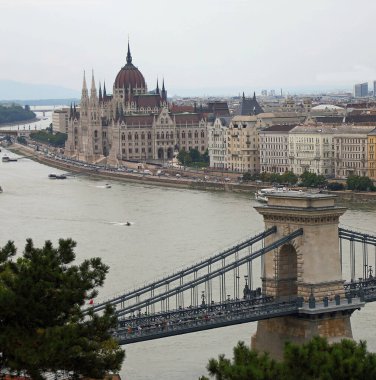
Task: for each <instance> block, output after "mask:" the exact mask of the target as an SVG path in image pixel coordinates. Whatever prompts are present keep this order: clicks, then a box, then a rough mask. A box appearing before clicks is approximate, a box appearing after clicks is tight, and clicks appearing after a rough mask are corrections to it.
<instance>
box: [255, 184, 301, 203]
mask: <svg viewBox="0 0 376 380" xmlns="http://www.w3.org/2000/svg"><path fill="white" fill-rule="evenodd" d="M287 192H289V193H301V192H302V190H290V189H289V188H288V187H284V186H283V187H282V186H280V187H269V188H266V189H259V190H258V191H257V192H256V193H255V199H256V200H257V201H259V202H262V203H267V202H268V195H272V194H280V193H287Z"/></svg>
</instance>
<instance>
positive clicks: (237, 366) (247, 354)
mask: <svg viewBox="0 0 376 380" xmlns="http://www.w3.org/2000/svg"><path fill="white" fill-rule="evenodd" d="M207 369H208V372H209V375H210V376H211V377H215V378H216V379H221V380H274V379H275V380H296V379H304V380H316V379H317V380H324V379H328V380H330V379H332V380H350V379H374V378H376V354H373V353H369V352H367V346H366V343H364V342H360V343H356V342H354V341H351V340H346V339H344V340H342V341H341V342H339V343H334V344H329V343H328V342H327V340H326V339H325V338H321V337H315V338H313V339H312V340H311V341H310V342H308V343H306V344H304V345H297V344H293V343H287V344H286V346H285V350H284V356H283V360H282V361H281V362H276V361H275V360H273V359H271V358H270V357H269V356H268V355H267V354H259V353H257V352H255V351H252V350H250V349H249V348H248V347H246V346H245V345H244V343H243V342H239V343H238V345H237V346H236V347H235V348H234V358H233V360H232V361H230V360H229V359H226V358H225V356H224V355H220V356H219V358H218V360H216V359H210V360H209V363H208V365H207ZM205 379H206V380H207V379H208V378H206V377H201V380H205Z"/></svg>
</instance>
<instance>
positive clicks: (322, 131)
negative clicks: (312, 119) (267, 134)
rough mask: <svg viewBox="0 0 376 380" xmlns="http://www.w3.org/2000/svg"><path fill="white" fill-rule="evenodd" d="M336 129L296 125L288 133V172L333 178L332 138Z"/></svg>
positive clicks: (323, 126) (325, 126) (324, 126)
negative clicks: (308, 173) (306, 172)
mask: <svg viewBox="0 0 376 380" xmlns="http://www.w3.org/2000/svg"><path fill="white" fill-rule="evenodd" d="M335 132H336V127H334V126H327V125H316V124H314V125H298V126H296V127H295V128H293V129H291V130H290V131H289V153H288V156H289V162H290V170H292V171H293V172H294V173H295V174H298V175H301V174H303V173H304V172H305V171H309V172H311V173H315V174H318V175H324V176H326V177H334V162H333V151H334V148H333V137H334V134H335Z"/></svg>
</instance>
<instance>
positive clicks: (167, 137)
mask: <svg viewBox="0 0 376 380" xmlns="http://www.w3.org/2000/svg"><path fill="white" fill-rule="evenodd" d="M168 136H169V135H168V132H166V140H168V138H169V137H168Z"/></svg>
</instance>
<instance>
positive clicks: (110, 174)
mask: <svg viewBox="0 0 376 380" xmlns="http://www.w3.org/2000/svg"><path fill="white" fill-rule="evenodd" d="M8 149H9V150H10V151H12V152H14V153H17V154H19V155H23V156H26V157H28V158H30V159H32V160H34V161H37V162H40V163H42V164H45V165H48V166H51V167H53V168H57V169H60V170H64V171H67V172H70V173H77V174H80V175H86V176H88V177H92V178H98V179H105V180H115V181H125V182H134V183H141V184H146V185H154V186H165V187H174V188H184V189H192V190H205V191H228V192H230V191H231V192H241V193H249V194H252V195H253V194H254V193H255V192H256V191H257V190H258V189H260V188H262V187H265V186H267V185H265V184H262V185H260V184H253V183H234V182H211V181H197V180H192V179H188V178H184V177H181V178H176V177H158V176H150V175H144V174H141V173H137V174H134V173H126V172H119V171H112V170H105V169H92V168H86V167H83V166H76V165H73V164H70V163H67V162H64V161H61V160H57V159H56V158H53V157H50V156H48V155H45V154H44V153H42V152H36V151H35V150H34V149H32V148H29V147H26V146H23V145H21V144H13V145H12V146H10V147H8ZM328 193H330V194H334V195H336V196H337V197H338V200H339V201H340V202H376V193H372V192H355V191H351V190H346V191H335V192H333V191H332V192H330V191H328Z"/></svg>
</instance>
